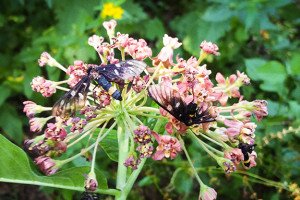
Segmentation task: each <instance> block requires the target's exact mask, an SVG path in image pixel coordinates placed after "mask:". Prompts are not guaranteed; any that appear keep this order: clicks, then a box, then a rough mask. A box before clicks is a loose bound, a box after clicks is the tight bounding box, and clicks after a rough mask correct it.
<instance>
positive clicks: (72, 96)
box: [52, 60, 147, 116]
mask: <svg viewBox="0 0 300 200" xmlns="http://www.w3.org/2000/svg"><path fill="white" fill-rule="evenodd" d="M146 66H147V64H146V63H144V62H143V61H138V60H126V61H122V62H119V63H117V64H110V65H106V66H92V67H90V68H89V69H88V71H87V75H85V76H83V77H82V79H81V80H80V81H79V82H78V83H77V84H76V85H75V86H74V87H73V88H72V89H70V91H68V92H67V93H65V94H64V95H63V96H62V97H61V98H60V99H59V100H58V101H57V102H56V103H55V104H54V106H53V109H52V115H54V116H65V115H74V114H75V111H76V110H77V108H78V107H79V108H81V107H83V106H84V105H85V102H86V98H87V93H88V92H89V87H90V83H91V81H92V80H95V82H96V85H100V86H101V87H102V88H103V89H104V90H106V91H107V92H108V93H109V94H110V95H111V96H112V97H113V98H114V99H116V100H119V101H121V100H122V96H121V93H120V91H119V90H117V89H116V88H114V87H112V84H111V82H115V83H117V84H121V83H124V80H128V79H130V78H133V77H135V76H139V75H140V74H141V73H142V72H143V71H144V70H145V68H146Z"/></svg>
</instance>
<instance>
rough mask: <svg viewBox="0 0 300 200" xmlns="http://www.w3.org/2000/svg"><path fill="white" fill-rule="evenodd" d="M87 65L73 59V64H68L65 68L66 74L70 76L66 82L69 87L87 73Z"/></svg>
mask: <svg viewBox="0 0 300 200" xmlns="http://www.w3.org/2000/svg"><path fill="white" fill-rule="evenodd" d="M87 69H88V67H87V65H85V64H84V63H83V61H81V60H75V61H74V65H70V66H69V67H68V69H67V74H68V75H69V76H70V78H69V79H68V84H69V86H70V87H74V86H75V85H76V84H77V83H78V82H79V81H80V80H81V78H82V77H83V76H84V75H86V74H87Z"/></svg>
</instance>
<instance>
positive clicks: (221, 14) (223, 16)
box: [202, 5, 234, 22]
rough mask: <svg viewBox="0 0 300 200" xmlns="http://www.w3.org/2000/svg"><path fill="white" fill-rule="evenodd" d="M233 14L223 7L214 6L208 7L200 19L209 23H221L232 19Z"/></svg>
mask: <svg viewBox="0 0 300 200" xmlns="http://www.w3.org/2000/svg"><path fill="white" fill-rule="evenodd" d="M233 14H234V12H233V11H232V10H230V9H229V7H227V6H225V5H214V6H211V7H209V8H208V9H207V10H206V11H205V13H204V14H203V16H202V19H204V20H205V21H209V22H221V21H225V20H228V19H229V18H230V17H232V16H233Z"/></svg>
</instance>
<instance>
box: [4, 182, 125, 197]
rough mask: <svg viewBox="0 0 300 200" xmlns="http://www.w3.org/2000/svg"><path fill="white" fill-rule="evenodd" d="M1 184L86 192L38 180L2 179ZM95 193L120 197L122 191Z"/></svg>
mask: <svg viewBox="0 0 300 200" xmlns="http://www.w3.org/2000/svg"><path fill="white" fill-rule="evenodd" d="M0 182H7V183H20V184H28V185H38V186H45V187H52V188H61V189H67V190H75V191H81V192H83V191H85V189H84V187H82V186H67V185H65V184H57V183H49V182H44V181H36V180H35V181H32V180H20V179H6V178H0ZM95 192H97V193H100V194H107V195H113V196H119V195H120V191H119V190H116V189H97V190H96V191H95Z"/></svg>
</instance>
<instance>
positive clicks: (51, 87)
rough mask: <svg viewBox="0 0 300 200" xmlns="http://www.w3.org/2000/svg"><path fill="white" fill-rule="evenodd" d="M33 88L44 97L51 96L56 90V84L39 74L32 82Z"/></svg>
mask: <svg viewBox="0 0 300 200" xmlns="http://www.w3.org/2000/svg"><path fill="white" fill-rule="evenodd" d="M31 88H32V89H33V90H34V91H36V92H40V93H41V94H42V95H43V96H44V97H50V96H52V94H54V93H55V92H56V85H55V83H54V82H52V81H49V80H46V79H45V78H43V77H41V76H38V77H35V78H34V79H33V80H32V82H31Z"/></svg>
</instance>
